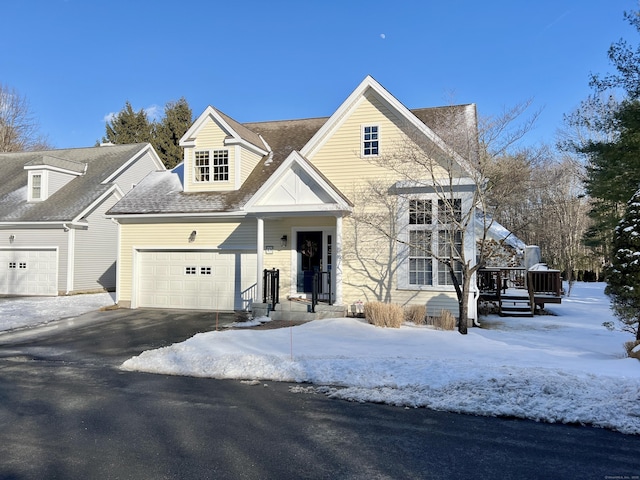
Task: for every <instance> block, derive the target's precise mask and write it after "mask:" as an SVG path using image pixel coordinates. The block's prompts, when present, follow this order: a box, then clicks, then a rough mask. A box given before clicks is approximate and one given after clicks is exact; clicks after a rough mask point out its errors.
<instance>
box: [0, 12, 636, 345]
mask: <svg viewBox="0 0 640 480" xmlns="http://www.w3.org/2000/svg"><path fill="white" fill-rule="evenodd" d="M624 19H625V20H626V21H627V22H629V23H630V24H631V25H632V26H633V27H634V28H635V29H636V31H637V32H640V15H639V13H638V12H635V11H632V12H625V13H624ZM607 54H608V58H609V60H610V63H611V64H612V66H613V69H614V72H613V73H609V74H605V75H600V74H594V75H592V76H591V78H590V79H589V85H590V87H591V88H592V94H591V95H589V96H588V98H586V99H585V100H584V101H583V102H582V103H581V104H580V106H579V107H578V108H577V109H576V110H575V111H573V112H569V113H567V115H566V116H565V122H564V125H563V126H562V127H563V130H562V132H561V135H560V138H559V140H558V143H557V145H555V146H549V145H540V146H536V147H531V146H524V147H523V146H522V144H523V142H522V139H523V138H524V137H525V136H526V134H527V133H528V132H529V131H530V129H531V128H532V126H533V125H534V124H535V121H536V119H537V116H538V113H539V112H533V113H531V111H530V110H531V101H525V102H523V103H522V104H519V105H516V106H514V107H512V108H510V109H506V110H505V111H504V112H502V114H499V115H495V116H489V117H482V116H481V117H480V118H479V132H478V135H479V137H478V143H479V152H478V153H479V155H478V156H477V157H478V164H477V165H475V167H476V168H477V171H478V172H479V178H478V181H481V182H482V184H483V185H484V187H485V188H484V189H483V190H482V196H481V197H479V198H476V200H475V201H476V202H477V203H478V205H480V206H481V207H482V208H483V210H484V211H485V214H487V215H489V216H490V218H491V221H494V220H495V221H498V222H500V223H501V224H502V225H504V226H505V227H506V228H507V229H509V230H510V231H511V232H513V234H514V235H516V236H517V237H519V238H520V239H522V240H523V241H524V242H525V243H527V244H532V245H538V246H540V248H541V251H542V252H543V257H544V260H545V261H546V263H548V264H549V265H551V266H553V267H554V268H558V269H560V270H562V271H563V272H564V277H565V279H566V280H567V281H568V285H569V293H570V287H571V285H572V282H573V281H574V280H575V279H587V278H593V279H602V278H604V279H606V281H607V282H608V286H607V293H608V294H610V295H611V298H612V306H613V309H614V311H615V312H616V314H617V315H618V317H619V319H620V320H621V322H622V326H623V328H624V329H626V330H629V331H631V332H633V333H634V334H635V335H636V339H638V340H640V329H639V328H638V324H639V319H640V264H639V262H640V259H638V257H640V240H639V239H640V209H639V208H638V206H639V205H640V193H639V192H638V189H639V188H640V46H633V45H631V44H630V43H628V42H627V41H625V40H620V41H618V42H616V43H613V44H612V45H611V47H610V48H609V51H608V53H607ZM192 120H193V118H192V112H191V109H190V107H189V105H188V103H187V101H186V100H185V99H184V98H181V99H179V100H178V101H171V102H168V103H167V104H166V105H165V109H164V116H163V117H162V118H161V119H160V120H158V121H152V120H150V119H149V118H148V116H147V114H146V112H145V111H144V110H139V111H135V110H134V109H133V108H132V106H131V104H130V103H129V102H128V101H127V102H126V103H125V106H124V108H123V109H122V110H121V111H120V112H119V113H117V114H116V115H115V116H113V118H111V119H110V120H108V121H107V122H106V125H105V135H104V137H103V138H102V142H111V143H115V144H122V143H132V142H149V143H151V144H152V145H153V146H154V148H155V149H156V151H157V152H158V154H159V155H160V157H161V158H162V160H163V162H164V163H165V165H166V166H167V167H168V168H172V167H174V166H175V165H177V164H178V163H179V162H181V161H182V149H181V148H180V146H179V144H178V142H179V139H180V138H181V137H182V135H183V134H184V133H185V132H186V131H187V129H188V128H189V127H190V125H191V123H192ZM451 131H457V128H452V129H451ZM449 140H450V139H447V138H445V141H449ZM45 148H50V144H49V142H48V140H47V138H46V137H45V136H43V135H42V134H41V133H40V131H39V128H38V125H37V122H36V121H35V117H34V115H33V114H32V112H31V110H30V108H29V105H28V102H27V101H26V99H25V98H24V97H23V96H21V95H20V94H19V93H18V92H16V91H15V90H14V89H11V88H10V87H7V86H3V85H1V84H0V151H4V152H7V151H9V152H10V151H21V150H37V149H45ZM405 154H406V155H405V157H404V160H403V161H404V162H405V164H404V165H403V163H402V161H400V162H394V161H393V159H386V160H387V165H389V164H390V165H395V166H396V168H397V170H398V172H400V173H404V174H407V172H408V170H407V164H409V163H411V162H407V160H406V159H407V158H411V156H412V155H413V162H414V164H417V165H418V166H419V167H420V168H421V170H414V171H413V172H411V173H410V175H412V176H415V175H416V172H420V171H421V172H423V173H424V172H426V175H427V177H428V174H429V169H430V168H431V171H432V172H433V170H432V168H433V166H432V165H430V164H429V162H430V160H429V159H426V158H422V157H421V156H419V155H415V152H405ZM407 155H408V156H407ZM389 160H390V161H389ZM441 186H442V187H443V188H442V191H443V192H445V191H446V188H445V187H446V185H441ZM372 189H373V191H375V186H372ZM445 196H446V195H443V202H444V198H445ZM450 207H451V209H452V212H450V213H451V214H452V215H453V216H455V215H454V214H455V212H454V211H453V210H455V208H457V207H456V206H455V205H450ZM394 208H395V206H394ZM452 218H453V217H452ZM363 219H364V220H365V222H364V223H367V222H368V223H369V224H370V226H374V227H376V222H377V223H380V219H377V220H376V219H374V218H373V217H366V216H363V217H362V218H361V219H360V220H363ZM463 226H464V225H460V227H463ZM376 228H379V227H376ZM385 236H386V237H387V238H392V236H391V234H390V233H385ZM452 238H453V237H452ZM455 242H459V240H457V239H455V240H454V243H452V245H451V248H449V249H448V251H451V250H454V249H456V248H457V243H455ZM480 260H481V262H480V263H482V260H483V259H482V255H481V258H480ZM443 261H444V262H445V263H446V262H449V266H450V267H451V275H452V277H453V278H454V283H456V281H457V280H456V278H457V277H456V275H457V273H456V272H457V270H456V268H459V266H458V265H457V264H456V263H455V262H452V261H449V260H447V258H443ZM471 264H472V263H469V265H471ZM465 273H466V274H467V275H468V274H471V273H473V271H472V270H470V269H469V268H467V269H466V270H465ZM463 287H464V286H463ZM467 287H468V286H467ZM461 295H462V294H461ZM461 298H462V297H461ZM463 303H464V302H461V305H462V304H463Z"/></svg>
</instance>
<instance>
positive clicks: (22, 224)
mask: <svg viewBox="0 0 640 480" xmlns="http://www.w3.org/2000/svg"><path fill="white" fill-rule="evenodd" d="M65 225H67V226H73V227H86V226H87V223H86V222H76V221H71V220H57V221H55V222H0V228H62V227H63V226H65Z"/></svg>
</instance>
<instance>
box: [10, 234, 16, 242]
mask: <svg viewBox="0 0 640 480" xmlns="http://www.w3.org/2000/svg"><path fill="white" fill-rule="evenodd" d="M15 239H16V236H15V235H9V243H13V241H14V240H15Z"/></svg>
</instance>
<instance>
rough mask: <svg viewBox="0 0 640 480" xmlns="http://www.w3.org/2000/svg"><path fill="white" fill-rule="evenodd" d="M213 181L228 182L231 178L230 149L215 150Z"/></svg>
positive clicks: (212, 167)
mask: <svg viewBox="0 0 640 480" xmlns="http://www.w3.org/2000/svg"><path fill="white" fill-rule="evenodd" d="M211 169H212V174H213V181H214V182H226V181H228V180H229V151H228V150H214V151H213V165H212V166H211Z"/></svg>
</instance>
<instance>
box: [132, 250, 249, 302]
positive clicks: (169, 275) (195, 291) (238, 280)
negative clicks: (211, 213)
mask: <svg viewBox="0 0 640 480" xmlns="http://www.w3.org/2000/svg"><path fill="white" fill-rule="evenodd" d="M135 264H136V267H137V274H135V275H134V278H135V282H136V285H135V286H134V288H135V300H134V307H154V308H183V309H199V310H221V311H234V310H246V309H247V308H248V307H249V306H250V304H251V301H252V299H253V296H254V290H255V271H256V255H255V253H242V252H220V251H218V250H146V249H145V250H136V262H135Z"/></svg>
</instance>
